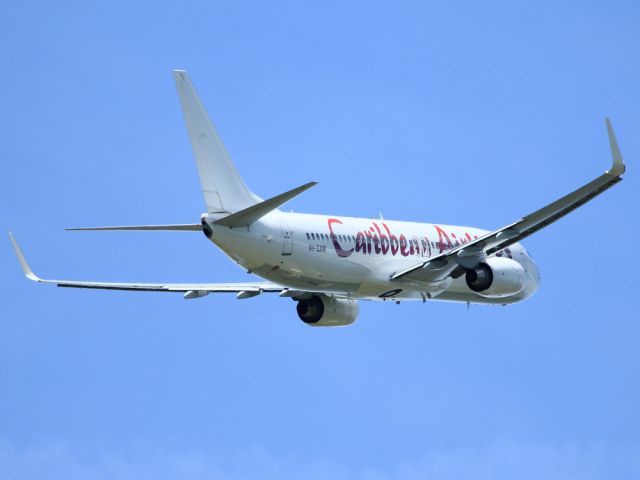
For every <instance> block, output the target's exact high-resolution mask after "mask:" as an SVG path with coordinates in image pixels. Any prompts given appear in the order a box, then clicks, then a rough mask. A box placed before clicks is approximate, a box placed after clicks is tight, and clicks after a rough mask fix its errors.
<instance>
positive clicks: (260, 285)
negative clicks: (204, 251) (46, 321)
mask: <svg viewBox="0 0 640 480" xmlns="http://www.w3.org/2000/svg"><path fill="white" fill-rule="evenodd" d="M9 239H10V240H11V243H12V244H13V249H14V250H15V253H16V257H18V262H19V263H20V267H21V268H22V272H23V273H24V275H25V276H26V277H27V278H28V279H29V280H32V281H34V282H38V283H49V284H53V285H57V286H58V287H68V288H95V289H102V290H135V291H148V292H206V293H214V292H216V293H217V292H230V293H240V292H257V293H261V292H284V291H287V288H286V287H284V286H282V285H278V284H277V283H271V282H246V283H111V282H82V281H73V280H51V279H43V278H40V277H39V276H37V275H36V274H35V273H33V270H32V269H31V266H30V265H29V263H28V262H27V259H26V257H25V256H24V253H23V252H22V249H21V248H20V246H19V245H18V241H17V240H16V238H15V236H14V235H13V233H11V232H9Z"/></svg>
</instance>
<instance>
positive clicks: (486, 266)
mask: <svg viewBox="0 0 640 480" xmlns="http://www.w3.org/2000/svg"><path fill="white" fill-rule="evenodd" d="M524 278H525V272H524V269H523V268H522V265H520V264H519V263H518V262H516V261H515V260H512V259H510V258H502V257H491V258H487V259H486V260H485V261H484V263H481V264H479V265H478V266H477V267H475V268H472V269H469V270H467V273H466V275H465V280H466V282H467V286H468V287H469V288H470V289H471V290H473V291H474V292H476V293H477V294H478V295H481V296H483V297H487V298H502V297H509V296H511V295H515V294H517V293H520V292H521V291H522V289H523V288H524Z"/></svg>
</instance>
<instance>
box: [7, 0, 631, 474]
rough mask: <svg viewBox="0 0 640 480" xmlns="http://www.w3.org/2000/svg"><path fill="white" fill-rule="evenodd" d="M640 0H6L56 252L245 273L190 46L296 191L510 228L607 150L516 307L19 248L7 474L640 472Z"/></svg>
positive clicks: (11, 311) (241, 151)
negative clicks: (613, 171)
mask: <svg viewBox="0 0 640 480" xmlns="http://www.w3.org/2000/svg"><path fill="white" fill-rule="evenodd" d="M639 21H640V8H639V7H638V4H637V2H631V1H628V2H619V1H613V2H606V3H605V2H542V4H541V2H528V3H516V2H507V1H505V2H481V3H480V2H376V3H375V5H374V4H372V3H370V2H348V3H347V2H314V3H312V2H243V1H234V2H183V3H180V4H178V3H175V2H170V3H163V2H154V3H153V4H152V3H147V4H142V3H141V4H132V3H131V2H118V1H111V2H65V3H64V4H62V5H61V4H56V3H52V2H28V1H27V2H4V3H2V4H1V5H0V53H1V58H2V66H1V67H0V69H2V75H1V76H0V86H1V91H2V92H3V93H2V95H0V102H1V103H0V104H1V106H2V112H3V115H2V116H0V131H2V132H3V133H2V142H0V156H1V158H2V159H3V160H2V162H3V163H2V164H3V174H2V175H1V176H0V187H1V188H0V196H1V197H0V198H1V201H0V213H1V216H0V218H1V223H2V226H3V228H4V229H5V230H8V229H11V230H12V231H14V233H15V234H16V236H17V237H18V239H19V240H20V242H21V244H22V246H23V248H24V250H25V252H26V254H27V256H28V258H29V260H30V261H31V263H32V265H33V267H34V269H35V270H36V272H37V273H39V274H41V275H43V276H49V277H58V278H69V279H86V280H105V281H108V280H113V281H173V282H182V281H194V282H195V281H210V282H214V281H244V280H247V279H248V278H249V277H248V276H247V274H246V273H244V272H243V271H242V270H241V269H239V268H237V267H236V266H235V265H233V264H232V263H231V262H229V261H228V260H227V259H226V258H225V257H224V256H223V255H222V254H221V253H220V252H218V251H216V249H215V248H214V247H213V245H211V244H210V243H209V242H207V241H206V240H205V239H204V237H203V236H202V235H199V234H194V233H188V232H186V233H182V232H175V233H173V232H168V233H144V232H141V233H99V234H92V233H84V234H80V233H70V232H64V231H63V228H64V227H69V226H82V225H109V224H144V223H183V222H184V223H190V222H197V221H198V219H199V215H200V213H201V212H202V211H203V210H204V205H203V201H202V196H201V193H200V191H199V186H198V180H197V175H196V169H195V165H194V162H193V159H192V157H191V151H190V147H189V144H188V139H187V135H186V132H185V128H184V125H183V123H182V117H181V113H180V110H179V105H178V101H177V98H176V94H175V90H174V86H173V82H172V78H171V75H170V72H171V70H172V69H173V68H184V69H187V70H189V72H190V74H191V76H192V78H193V80H194V83H195V84H196V86H197V88H198V89H199V91H200V94H201V96H202V97H203V100H204V101H205V103H206V105H207V107H208V109H209V112H210V114H211V115H212V117H213V118H214V120H215V122H216V124H217V126H218V129H219V131H220V133H221V135H222V137H223V139H224V141H225V143H226V146H227V148H228V150H229V151H230V153H231V155H232V156H233V158H234V160H235V162H236V164H237V167H238V169H239V170H240V172H241V174H242V175H243V177H244V178H245V180H246V182H247V183H248V184H249V186H250V187H251V188H252V190H254V191H255V192H256V193H258V194H259V195H261V196H263V197H269V196H272V195H275V194H278V193H281V192H282V191H285V190H287V189H290V188H293V187H295V186H297V185H300V184H302V183H305V182H307V181H310V180H316V181H318V182H320V184H319V185H318V186H317V187H316V188H314V189H312V190H310V191H309V192H307V193H305V194H304V195H302V196H301V197H298V198H296V199H295V200H294V201H292V202H291V203H290V204H289V207H290V208H292V209H294V210H295V211H305V212H311V213H332V214H338V215H353V216H370V217H376V216H377V215H378V213H379V212H381V211H382V213H383V214H384V216H385V218H390V219H401V220H413V221H430V222H442V223H450V224H461V225H473V226H478V227H483V228H488V229H491V228H497V227H499V226H502V225H504V224H506V223H507V222H510V221H513V220H515V219H517V218H519V217H520V216H521V215H523V214H526V213H528V212H530V211H532V210H534V209H536V208H538V207H540V206H542V205H544V204H546V203H548V202H549V201H552V200H554V199H555V198H557V197H559V196H560V195H563V194H565V193H567V192H568V191H570V190H571V189H574V188H576V187H578V186H580V185H582V184H583V183H585V182H586V181H588V180H590V179H591V178H593V177H594V176H596V175H598V174H599V173H601V172H602V171H603V170H604V169H606V168H608V164H609V161H610V160H609V158H610V157H609V150H608V144H607V139H606V131H605V127H604V121H603V117H604V116H605V115H608V116H610V117H611V118H612V121H613V124H614V127H615V129H616V133H617V135H618V139H619V141H620V146H621V148H622V153H623V155H624V157H625V159H626V160H627V164H628V173H627V175H626V177H625V180H624V181H623V182H622V184H620V185H619V186H617V187H615V188H614V189H612V190H611V191H609V192H606V193H605V194H604V195H602V196H601V197H599V198H598V199H596V200H595V201H594V202H592V203H590V204H588V205H587V206H585V207H583V208H581V209H579V210H578V211H576V212H574V213H573V214H571V215H570V216H568V217H567V218H565V219H563V220H562V221H560V222H558V223H557V224H554V225H553V226H551V227H550V228H548V229H545V230H544V231H542V232H539V233H538V234H536V235H534V236H533V237H531V238H529V239H527V241H526V242H525V246H526V247H527V248H528V249H529V250H530V251H531V252H532V254H533V255H534V257H535V258H536V261H537V262H538V264H539V266H540V269H541V271H542V275H543V283H542V286H541V289H540V290H539V292H538V293H537V294H536V295H535V296H534V297H533V298H531V299H530V300H529V301H527V302H525V303H523V304H519V305H515V306H511V307H507V308H492V307H484V308H483V307H472V308H471V309H470V310H469V311H467V310H466V308H465V307H464V306H461V305H456V304H444V303H437V302H433V303H428V304H426V305H422V304H417V303H416V304H409V303H406V304H402V305H400V306H396V305H394V304H379V303H375V304H374V303H364V304H362V308H361V317H360V319H359V321H358V322H357V323H356V324H355V325H354V326H352V327H351V328H345V329H327V330H323V329H311V328H308V327H306V326H305V325H303V324H302V323H301V322H300V321H299V320H298V319H297V316H296V314H295V309H294V303H293V302H291V301H288V300H283V299H278V298H275V297H270V296H267V295H263V296H260V297H257V298H253V299H250V300H244V301H237V300H235V298H234V297H233V296H224V295H223V296H218V297H212V296H209V297H207V298H204V299H201V300H198V301H191V302H185V301H183V300H182V298H181V297H180V295H169V294H167V295H165V294H146V293H126V292H122V293H118V292H99V291H81V290H79V291H74V290H66V289H56V288H53V287H49V288H48V287H45V286H42V287H39V286H36V285H34V284H32V283H30V282H28V281H26V280H25V279H24V278H22V276H21V272H20V271H19V268H18V265H17V262H16V261H15V258H14V255H13V252H12V250H11V248H10V244H9V242H8V240H7V241H6V243H5V244H4V248H0V260H1V263H2V265H3V268H2V271H1V273H0V275H1V276H0V282H1V286H2V288H1V289H0V291H1V292H2V301H1V302H0V471H3V472H9V475H7V478H27V479H28V478H42V477H46V478H53V479H55V478H60V479H62V478H64V479H75V478H78V479H79V478H83V479H84V478H136V479H139V478H154V479H157V478H185V479H240V478H257V479H262V478H264V479H272V478H303V477H304V478H327V477H331V478H337V479H341V478H360V479H376V480H377V479H413V478H439V479H449V478H451V479H454V478H455V479H460V478H474V479H478V478H480V479H483V478H492V479H502V478H514V477H517V478H536V479H537V478H563V479H565V478H580V479H583V478H621V479H622V478H638V477H639V476H640V460H638V459H640V434H639V433H638V432H639V431H640V419H639V416H638V411H637V406H638V405H640V382H639V380H638V379H639V378H640V325H639V324H638V320H639V316H638V313H637V302H636V295H637V292H636V290H637V288H636V282H637V275H636V274H635V265H634V262H632V260H633V258H634V254H633V248H634V242H635V240H636V239H637V238H638V235H639V234H640V228H639V227H640V221H639V220H638V214H637V211H636V210H637V205H638V195H637V192H638V188H640V181H639V180H638V175H637V173H636V172H637V168H636V164H637V163H638V159H639V158H640V144H639V142H638V135H637V132H638V129H639V127H640V124H639V122H638V118H640V108H639V106H640V96H639V94H638V91H639V90H638V85H640V64H639V63H638V62H637V53H638V49H639V48H640V30H639V29H638V28H637V26H638V23H639Z"/></svg>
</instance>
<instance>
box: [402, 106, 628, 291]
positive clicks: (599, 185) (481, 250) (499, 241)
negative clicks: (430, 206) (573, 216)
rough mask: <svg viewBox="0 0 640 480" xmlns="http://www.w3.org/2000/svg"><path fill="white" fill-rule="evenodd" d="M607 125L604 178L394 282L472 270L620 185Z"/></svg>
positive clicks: (619, 165)
mask: <svg viewBox="0 0 640 480" xmlns="http://www.w3.org/2000/svg"><path fill="white" fill-rule="evenodd" d="M605 123H606V126H607V134H608V137H609V147H610V149H611V158H612V163H611V168H609V170H607V171H606V172H605V173H604V174H602V175H600V176H599V177H597V178H595V179H594V180H592V181H591V182H589V183H587V184H586V185H583V186H582V187H580V188H578V189H577V190H574V191H573V192H571V193H569V194H567V195H565V196H564V197H562V198H560V199H558V200H556V201H555V202H552V203H550V204H549V205H547V206H545V207H542V208H540V209H538V210H536V211H534V212H532V213H530V214H529V215H526V216H524V217H522V218H521V219H519V220H517V221H515V222H513V223H511V224H509V225H506V226H504V227H502V228H500V229H498V230H495V231H493V232H490V233H487V234H485V235H483V236H481V237H480V238H477V239H475V240H473V241H471V242H469V243H467V244H464V245H460V246H458V247H455V248H453V249H452V250H450V251H448V252H444V253H442V254H440V255H437V256H435V257H433V258H430V259H429V260H427V261H426V262H421V263H419V264H417V265H414V266H412V267H409V268H407V269H404V270H401V271H398V272H396V273H394V274H393V275H392V276H391V279H392V280H396V279H399V278H401V277H405V276H407V275H410V276H411V278H413V279H415V280H418V281H423V280H425V279H426V280H429V281H431V280H432V279H433V277H434V276H435V277H437V278H438V279H439V278H440V277H441V276H443V275H444V276H445V277H446V276H447V275H449V274H450V273H451V272H452V271H453V270H454V269H455V268H456V267H457V266H461V267H464V268H472V267H473V266H475V265H476V264H477V263H479V262H480V261H481V260H482V259H483V258H485V257H486V256H489V255H492V254H494V253H496V252H499V251H500V250H502V249H503V248H506V247H508V246H510V245H513V244H514V243H516V242H519V241H520V240H522V239H524V238H526V237H528V236H529V235H532V234H533V233H535V232H537V231H538V230H541V229H543V228H544V227H546V226H548V225H551V224H552V223H554V222H555V221H557V220H559V219H560V218H562V217H564V216H565V215H567V214H569V213H571V212H572V211H573V210H575V209H577V208H579V207H581V206H582V205H584V204H585V203H587V202H589V201H590V200H592V199H593V198H595V197H596V196H598V195H600V194H601V193H602V192H604V191H605V190H608V189H609V188H611V187H612V186H613V185H615V184H616V183H618V182H620V181H621V180H622V175H623V174H624V172H625V170H626V166H625V164H624V161H623V159H622V154H621V153H620V147H619V145H618V141H617V139H616V136H615V133H614V131H613V127H612V126H611V121H610V120H609V118H605ZM450 260H454V263H450Z"/></svg>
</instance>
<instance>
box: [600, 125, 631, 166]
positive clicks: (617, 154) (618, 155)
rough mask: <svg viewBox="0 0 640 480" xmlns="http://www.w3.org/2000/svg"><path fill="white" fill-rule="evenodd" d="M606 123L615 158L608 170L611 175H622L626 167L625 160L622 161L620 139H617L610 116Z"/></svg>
mask: <svg viewBox="0 0 640 480" xmlns="http://www.w3.org/2000/svg"><path fill="white" fill-rule="evenodd" d="M604 121H605V123H606V124H607V133H608V134H609V146H610V147H611V157H612V158H613V165H612V166H611V168H610V169H609V170H608V171H607V173H608V174H610V175H615V176H616V177H619V176H620V175H622V174H623V173H624V172H625V170H626V167H625V165H624V162H623V161H622V154H621V153H620V147H619V146H618V140H617V139H616V134H615V133H614V131H613V127H612V126H611V120H609V118H608V117H605V118H604Z"/></svg>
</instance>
